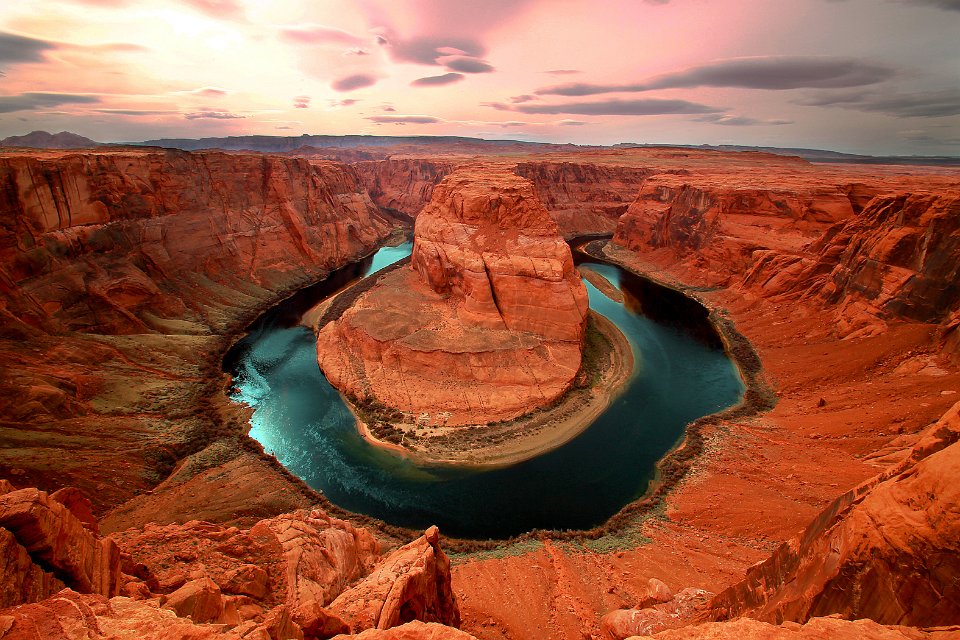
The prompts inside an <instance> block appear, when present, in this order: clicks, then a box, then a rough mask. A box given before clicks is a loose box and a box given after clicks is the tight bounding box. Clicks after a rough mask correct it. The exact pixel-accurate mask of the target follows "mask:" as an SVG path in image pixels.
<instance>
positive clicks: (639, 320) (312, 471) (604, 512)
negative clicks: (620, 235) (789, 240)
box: [224, 243, 743, 539]
mask: <svg viewBox="0 0 960 640" xmlns="http://www.w3.org/2000/svg"><path fill="white" fill-rule="evenodd" d="M409 253H410V244H409V243H407V244H404V245H401V246H399V247H386V248H383V249H381V250H380V251H379V252H378V253H377V254H375V255H374V256H373V258H372V259H369V258H368V259H367V260H365V261H363V262H361V263H357V264H355V265H351V266H349V267H346V268H345V269H343V270H341V271H340V272H338V273H337V274H334V275H333V276H331V278H328V280H327V281H326V282H324V283H320V284H318V285H316V286H314V287H311V288H309V289H307V290H304V291H302V292H300V293H299V294H298V295H297V296H294V298H291V299H290V300H287V301H285V302H283V303H280V304H279V305H278V306H277V307H275V308H274V309H271V310H270V311H268V312H267V313H265V314H264V316H262V317H261V318H260V319H259V320H258V321H257V322H255V323H254V324H253V325H251V327H250V333H249V335H248V336H247V337H245V338H244V339H243V340H241V341H240V342H239V343H237V345H236V346H235V347H234V348H233V349H232V350H231V351H230V352H229V353H228V354H227V356H226V357H225V359H224V367H225V370H227V371H230V372H231V373H232V374H233V375H234V377H235V388H234V392H233V394H232V398H233V399H234V400H236V401H238V402H244V403H246V404H249V405H250V406H252V407H254V409H255V411H254V415H253V418H252V420H251V430H250V435H251V436H252V437H253V438H255V439H256V440H258V441H259V442H260V443H261V444H263V447H264V449H265V450H266V451H267V452H269V453H272V454H273V455H275V456H276V457H277V459H278V460H279V461H280V462H281V463H282V464H283V465H284V466H285V467H286V468H287V469H289V470H290V471H291V472H292V473H294V474H295V475H297V476H299V477H300V478H302V479H303V480H304V481H306V482H307V484H309V485H310V486H311V487H313V488H315V489H318V490H320V491H322V492H323V493H324V494H325V495H326V496H327V497H328V498H329V499H330V500H331V501H332V502H334V503H335V504H337V505H339V506H341V507H343V508H345V509H348V510H350V511H354V512H357V513H364V514H367V515H371V516H374V517H376V518H380V519H382V520H384V521H386V522H388V523H391V524H395V525H399V526H404V527H411V528H423V527H426V526H429V525H431V524H437V525H439V526H440V528H441V530H442V531H444V533H446V534H448V535H454V536H458V537H464V538H475V539H487V538H505V537H509V536H512V535H516V534H520V533H524V532H526V531H530V530H532V529H585V528H589V527H592V526H595V525H598V524H600V523H602V522H603V521H604V520H606V519H607V518H609V517H610V516H611V515H613V514H614V513H616V512H617V511H618V510H619V509H620V508H621V507H623V506H624V505H626V504H628V503H629V502H632V501H633V500H636V499H637V498H639V497H641V496H642V495H643V493H644V492H645V491H646V488H647V484H648V482H649V481H650V480H651V478H652V477H653V474H654V469H655V465H656V462H657V460H659V459H660V458H661V457H663V455H664V454H665V453H666V452H667V451H669V449H670V448H671V447H672V446H673V445H674V444H675V443H676V442H677V441H678V439H679V438H680V437H681V436H682V434H683V429H684V426H685V425H686V424H688V423H689V422H691V421H693V420H695V419H697V418H699V417H701V416H704V415H707V414H710V413H714V412H716V411H719V410H721V409H723V408H725V407H728V406H730V405H733V404H735V403H737V402H738V401H739V400H740V398H741V397H742V394H743V383H742V381H741V379H740V376H739V374H738V372H737V370H736V367H735V366H734V364H733V363H732V362H731V361H730V360H729V358H727V356H726V354H725V353H724V351H723V349H722V348H721V346H720V341H719V338H718V337H717V336H716V334H715V333H714V332H713V330H712V328H711V327H710V325H709V323H708V322H707V320H706V313H705V311H704V310H703V309H702V307H699V305H696V304H695V303H692V302H691V301H690V300H689V299H687V298H685V297H683V296H680V295H679V294H677V293H676V292H673V291H671V290H668V289H664V288H663V287H660V286H658V285H655V284H653V283H650V282H648V281H646V280H643V279H641V278H638V277H636V276H634V275H633V274H630V273H629V272H626V271H624V270H622V269H620V268H619V267H616V266H614V265H611V264H606V263H598V262H597V261H594V260H592V259H586V258H583V257H578V263H582V264H586V265H587V266H588V268H590V269H593V270H595V271H597V272H599V273H600V274H601V275H603V276H604V277H606V278H607V280H609V281H610V282H611V283H612V284H613V285H614V286H616V287H617V288H618V289H620V290H621V291H622V292H623V293H624V296H625V300H624V303H623V304H621V303H617V302H614V301H613V300H611V299H609V298H607V297H606V296H605V295H604V294H602V293H601V292H600V291H599V290H597V289H596V288H595V287H594V286H593V285H591V284H590V283H589V282H587V283H586V286H587V290H588V293H589V297H590V307H591V308H592V309H593V310H595V311H597V312H599V313H601V314H603V315H604V316H606V317H607V318H609V319H610V320H611V321H613V322H614V323H615V324H616V325H617V326H618V327H619V328H620V330H621V331H622V332H623V334H624V335H625V336H626V337H627V339H628V340H629V342H630V346H631V348H632V349H633V354H634V359H635V362H636V363H637V366H636V368H635V372H634V375H633V377H632V378H631V380H630V381H629V382H628V383H627V385H628V386H627V388H626V389H625V391H624V392H623V394H621V395H620V396H619V397H618V398H617V399H616V400H614V402H613V403H612V404H611V406H610V407H608V408H607V410H606V411H605V412H604V413H603V414H601V415H600V417H598V418H597V420H596V421H595V422H594V423H593V424H592V425H591V426H590V427H589V428H587V429H586V430H585V431H584V432H583V433H581V434H580V435H579V436H577V437H576V438H574V439H573V440H571V441H570V442H568V443H566V444H565V445H563V446H561V447H559V448H557V449H554V450H553V451H550V452H548V453H545V454H543V455H541V456H539V457H537V458H534V459H531V460H528V461H526V462H522V463H519V464H516V465H513V466H509V467H505V468H496V469H490V470H483V471H481V470H478V469H475V468H465V467H456V466H424V465H417V464H414V463H412V462H410V461H409V460H408V459H406V458H404V457H402V456H400V455H398V454H395V453H392V452H390V451H387V450H384V449H380V448H377V447H373V446H371V445H369V444H368V443H367V442H365V441H364V440H363V439H362V438H361V437H360V436H359V435H358V434H357V430H356V426H355V422H354V419H353V416H352V414H351V413H350V411H349V410H348V409H347V407H346V406H345V405H344V403H343V400H342V399H341V398H340V396H339V394H338V393H337V391H336V390H335V389H333V388H332V387H331V386H330V384H329V383H328V382H327V380H326V378H324V377H323V374H322V373H321V372H320V369H319V367H318V366H317V359H316V341H315V338H314V335H313V332H312V331H310V330H309V329H306V328H304V327H301V326H296V323H297V322H298V321H299V318H300V316H301V315H302V314H303V313H304V312H305V311H306V310H307V309H308V308H309V307H310V306H312V305H313V304H316V302H318V301H320V300H322V299H324V297H326V296H328V295H330V294H331V293H333V292H335V291H336V290H337V289H338V288H339V287H340V286H343V285H344V284H345V283H348V282H350V281H353V280H356V279H359V278H360V277H363V276H366V275H367V274H370V273H373V272H375V271H377V270H378V269H381V268H383V267H384V266H387V265H389V264H391V263H393V262H395V261H397V260H400V259H402V258H404V257H405V256H407V255H409Z"/></svg>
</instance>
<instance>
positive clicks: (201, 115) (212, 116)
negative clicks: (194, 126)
mask: <svg viewBox="0 0 960 640" xmlns="http://www.w3.org/2000/svg"><path fill="white" fill-rule="evenodd" d="M183 117H184V118H186V119H187V120H205V119H207V120H240V119H243V118H246V117H247V116H242V115H240V114H237V113H230V112H229V111H207V110H203V111H194V112H192V113H185V114H183Z"/></svg>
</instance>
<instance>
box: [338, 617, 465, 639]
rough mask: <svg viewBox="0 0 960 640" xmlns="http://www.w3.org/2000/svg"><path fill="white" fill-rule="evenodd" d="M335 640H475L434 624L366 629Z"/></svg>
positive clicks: (416, 623) (457, 630) (425, 623)
mask: <svg viewBox="0 0 960 640" xmlns="http://www.w3.org/2000/svg"><path fill="white" fill-rule="evenodd" d="M335 638H337V640H347V638H356V639H357V640H476V639H475V638H474V637H473V636H472V635H470V634H469V633H464V632H463V631H460V630H459V629H454V628H453V627H448V626H446V625H442V624H437V623H436V622H416V621H415V622H408V623H406V624H402V625H400V626H399V627H392V628H390V629H368V630H366V631H364V632H363V633H359V634H357V635H355V636H346V635H344V636H335Z"/></svg>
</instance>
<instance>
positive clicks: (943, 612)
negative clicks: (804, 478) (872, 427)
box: [708, 404, 960, 627]
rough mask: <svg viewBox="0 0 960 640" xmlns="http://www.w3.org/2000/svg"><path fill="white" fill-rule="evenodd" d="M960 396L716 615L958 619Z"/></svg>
mask: <svg viewBox="0 0 960 640" xmlns="http://www.w3.org/2000/svg"><path fill="white" fill-rule="evenodd" d="M958 438H960V404H957V405H955V406H954V407H953V408H952V409H951V410H950V411H949V412H947V414H946V415H944V417H943V418H942V419H941V420H940V421H939V422H938V423H937V424H935V425H934V426H933V427H932V428H931V429H930V431H929V432H928V433H927V434H926V436H925V437H924V438H923V439H922V440H921V441H920V442H919V443H918V444H917V446H916V447H914V449H913V450H912V452H911V453H910V455H908V456H907V458H906V459H905V460H904V461H903V462H901V463H900V464H898V465H896V466H894V467H893V468H892V469H890V470H889V471H887V472H885V473H883V474H881V475H879V476H877V477H876V478H874V479H872V480H870V481H867V482H865V483H864V484H862V485H861V486H859V487H857V488H855V489H853V490H851V491H848V492H847V493H845V494H844V495H842V496H840V497H839V498H837V500H836V501H834V503H833V504H831V505H830V506H829V507H828V508H827V509H826V510H825V511H824V512H823V513H821V514H820V515H819V516H818V517H817V518H815V519H814V521H813V522H812V523H811V524H810V525H809V526H808V527H807V529H806V530H805V531H804V532H803V534H802V535H801V536H799V537H798V538H795V539H793V540H791V541H789V542H787V543H785V544H784V545H783V546H781V547H780V548H779V549H778V550H777V551H776V552H775V553H774V554H773V555H772V556H771V557H770V558H769V559H767V560H766V561H764V562H763V563H761V564H758V565H756V566H754V567H752V568H751V569H750V570H749V571H748V572H747V576H746V578H745V579H744V580H743V581H741V582H739V583H737V584H735V585H733V586H732V587H730V588H729V589H727V590H725V591H723V592H722V593H720V594H718V595H717V596H716V597H715V598H714V599H713V600H712V601H711V602H710V605H709V613H708V615H709V616H710V617H712V618H713V619H726V618H734V617H738V616H747V617H751V618H757V619H759V620H763V621H766V622H773V623H780V622H783V621H791V622H805V621H807V620H808V619H809V618H812V617H815V616H827V615H832V614H841V615H842V616H843V617H847V618H852V619H857V618H870V619H872V620H874V621H876V622H879V623H881V624H901V625H910V626H925V627H935V626H940V625H950V624H956V622H957V612H958V611H960V588H958V585H957V581H956V577H957V575H960V515H958V513H957V509H956V505H957V504H958V500H960V495H958V489H957V484H956V477H957V474H958V473H960V444H958V443H957V440H958Z"/></svg>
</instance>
